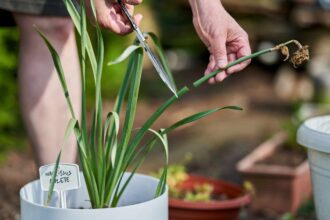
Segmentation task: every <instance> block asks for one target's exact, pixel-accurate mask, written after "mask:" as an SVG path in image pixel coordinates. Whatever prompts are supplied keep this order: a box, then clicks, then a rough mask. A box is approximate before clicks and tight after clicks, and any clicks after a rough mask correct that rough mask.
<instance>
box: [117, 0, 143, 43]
mask: <svg viewBox="0 0 330 220" xmlns="http://www.w3.org/2000/svg"><path fill="white" fill-rule="evenodd" d="M118 3H119V5H120V7H121V9H122V11H123V12H124V14H125V15H126V17H127V19H128V21H129V23H130V24H131V26H132V28H133V30H134V31H135V32H136V35H137V38H138V39H139V41H140V42H141V43H143V42H144V41H145V37H144V36H143V33H142V31H141V30H140V28H139V27H138V26H137V24H136V23H135V22H134V19H133V17H132V16H131V14H130V13H129V12H128V10H127V8H126V6H125V4H124V3H123V2H122V1H121V0H118Z"/></svg>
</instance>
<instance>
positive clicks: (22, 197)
mask: <svg viewBox="0 0 330 220" xmlns="http://www.w3.org/2000/svg"><path fill="white" fill-rule="evenodd" d="M134 177H139V178H143V179H145V180H151V181H159V180H158V179H157V178H155V177H152V176H149V175H145V174H140V173H136V174H134ZM38 181H39V180H38V179H37V180H33V181H31V182H28V183H27V184H25V185H24V186H23V187H22V188H21V189H20V193H19V194H20V198H21V200H23V201H24V202H26V203H28V204H31V205H33V206H37V207H40V208H46V209H51V210H59V211H65V210H67V211H86V210H93V211H95V212H97V211H102V210H105V209H125V208H128V207H139V206H144V205H145V204H146V203H149V202H150V201H157V200H161V199H162V198H161V197H163V196H167V190H168V189H166V191H165V192H164V193H163V194H162V195H160V196H158V197H156V198H153V199H151V200H148V201H145V202H141V203H137V204H133V205H126V206H119V207H109V208H99V209H92V208H91V209H78V208H66V209H63V208H59V207H52V206H44V205H41V204H38V203H34V202H31V201H29V200H27V199H25V198H24V196H23V190H24V188H25V187H27V186H28V185H29V184H36V182H38ZM166 188H167V187H166ZM41 193H42V192H41Z"/></svg>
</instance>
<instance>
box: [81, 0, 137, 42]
mask: <svg viewBox="0 0 330 220" xmlns="http://www.w3.org/2000/svg"><path fill="white" fill-rule="evenodd" d="M122 1H123V2H125V3H126V8H127V10H128V11H129V12H130V14H131V15H133V12H134V5H138V4H140V3H142V0H122ZM85 2H86V6H87V8H90V0H85ZM95 9H96V17H97V21H98V23H99V25H100V26H101V27H102V28H105V29H108V30H110V31H112V32H113V33H115V34H119V35H126V34H128V33H130V32H132V27H131V25H130V23H129V22H128V19H127V18H126V16H125V14H123V12H122V10H121V7H120V5H119V4H118V3H117V1H116V0H95ZM87 11H88V12H87V13H88V14H89V17H92V16H90V15H91V10H87ZM133 18H134V21H135V23H136V24H137V25H138V26H139V25H140V23H141V20H142V15H141V14H136V15H134V16H133Z"/></svg>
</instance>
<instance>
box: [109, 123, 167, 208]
mask: <svg viewBox="0 0 330 220" xmlns="http://www.w3.org/2000/svg"><path fill="white" fill-rule="evenodd" d="M149 131H150V132H151V133H153V134H154V138H153V140H152V141H151V142H149V143H147V144H146V146H145V147H142V150H143V151H144V153H143V154H142V153H141V154H140V155H141V156H140V158H139V160H137V161H136V162H135V165H134V169H133V170H132V171H131V174H130V175H129V177H128V179H127V180H126V181H125V183H124V184H123V186H122V184H121V181H122V178H123V175H124V172H123V173H122V175H121V178H120V180H119V181H118V185H117V187H116V190H115V193H114V198H113V200H112V202H111V207H116V206H117V203H118V201H119V199H120V198H121V196H122V194H123V193H124V191H125V189H126V187H127V186H128V184H129V183H130V181H131V179H132V177H133V176H134V174H135V173H136V171H137V169H138V168H139V167H140V166H141V165H142V164H143V162H144V161H145V159H146V157H147V155H148V154H149V152H150V151H151V150H152V149H153V147H154V145H155V143H156V142H157V140H160V142H161V144H162V146H163V148H164V152H165V167H167V166H168V141H167V136H166V134H161V132H162V130H160V132H157V131H155V130H153V129H149ZM126 169H127V167H126V168H125V169H124V171H126ZM165 172H166V171H165ZM164 181H165V182H164ZM165 186H166V178H165V179H161V180H160V182H159V185H158V187H157V190H156V193H155V194H156V195H158V193H159V192H163V191H164V187H165Z"/></svg>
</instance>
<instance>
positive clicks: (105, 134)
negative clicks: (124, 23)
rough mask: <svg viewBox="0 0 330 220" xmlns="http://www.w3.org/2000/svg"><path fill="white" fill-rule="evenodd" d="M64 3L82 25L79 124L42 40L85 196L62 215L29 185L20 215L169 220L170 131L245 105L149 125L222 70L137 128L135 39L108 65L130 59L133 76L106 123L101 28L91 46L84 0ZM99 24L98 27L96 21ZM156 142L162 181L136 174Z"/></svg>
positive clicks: (139, 59) (138, 51) (138, 55)
mask: <svg viewBox="0 0 330 220" xmlns="http://www.w3.org/2000/svg"><path fill="white" fill-rule="evenodd" d="M64 3H65V5H66V7H67V10H68V12H69V14H70V16H71V18H72V21H73V23H74V25H75V27H76V30H77V33H78V37H79V38H80V42H79V44H80V54H79V56H80V64H81V86H82V95H81V97H82V106H81V107H82V118H81V120H79V119H78V118H76V116H75V113H74V110H73V107H72V104H71V100H70V94H69V92H68V89H67V84H66V80H65V74H64V72H63V69H62V65H61V61H60V59H59V56H58V54H57V52H56V51H55V49H54V48H53V46H52V45H51V43H50V42H49V41H48V40H47V37H46V36H44V35H43V34H42V33H40V35H41V37H42V38H43V39H44V41H45V43H46V45H47V47H48V48H49V50H50V52H51V55H52V57H53V60H54V65H55V68H56V70H57V73H58V77H59V79H60V83H61V85H62V88H63V93H64V95H65V97H66V100H67V103H68V106H69V108H70V111H71V116H72V119H71V120H70V121H69V123H68V126H67V130H66V133H65V139H66V137H67V136H68V135H69V134H70V132H74V134H75V136H76V138H77V142H78V150H79V159H80V163H81V167H82V172H83V177H84V181H83V187H82V189H81V190H80V189H79V190H80V191H79V190H78V192H76V193H73V195H72V198H69V199H68V200H72V201H73V202H71V205H70V204H69V203H68V204H69V206H70V208H69V209H64V212H62V210H61V209H51V208H48V207H47V206H40V204H33V202H31V201H30V198H28V195H29V194H28V193H27V192H26V191H25V190H26V188H23V189H22V191H21V201H22V203H21V207H22V208H21V210H22V215H24V214H26V213H29V217H26V218H24V219H27V220H30V219H38V218H39V219H40V216H39V214H40V213H42V214H44V213H47V216H50V212H52V213H53V214H54V217H48V219H49V218H51V219H56V215H58V216H57V218H58V217H59V216H65V218H67V219H74V218H80V219H95V218H104V216H109V217H112V218H113V219H121V220H126V219H132V217H133V216H135V217H136V216H137V215H139V218H140V219H144V220H149V219H150V220H151V219H153V220H154V219H159V220H162V219H167V190H166V179H167V170H168V169H167V163H168V141H167V134H168V133H169V132H171V131H173V130H175V129H176V128H177V127H180V126H182V125H185V124H187V123H191V122H194V121H196V120H199V119H202V118H204V117H206V116H207V115H210V114H212V113H216V112H218V111H220V110H224V109H231V110H241V108H239V107H236V106H226V107H220V108H214V109H211V110H206V111H203V112H199V113H196V114H193V115H190V116H188V117H186V118H183V119H182V120H180V121H178V122H176V123H174V124H172V125H171V126H169V127H167V128H164V129H160V130H158V131H156V130H153V129H152V128H151V127H152V125H153V124H154V122H155V121H156V120H157V119H158V118H159V117H160V116H161V115H162V114H163V113H164V112H165V111H166V109H167V108H169V107H170V106H171V105H172V104H173V103H175V102H177V101H179V100H180V99H181V98H182V97H183V96H184V95H185V94H187V93H188V92H189V91H191V89H192V88H197V87H199V86H200V85H202V84H203V83H205V82H206V81H207V80H208V79H209V78H211V77H213V76H214V75H216V74H217V73H219V72H221V71H222V70H217V71H214V72H213V73H211V74H209V75H208V76H204V77H202V78H200V79H199V80H197V81H195V82H194V84H193V86H192V87H191V88H188V87H187V86H185V87H183V88H182V89H179V90H178V91H177V92H176V94H174V95H172V96H171V97H170V98H169V99H168V100H167V101H165V102H164V103H163V104H162V105H161V106H159V107H158V109H157V110H156V111H155V112H154V113H153V114H152V115H151V116H150V117H149V118H148V120H146V122H145V123H144V124H143V125H142V126H141V127H140V128H137V129H135V128H134V119H135V114H136V108H137V104H138V97H139V90H140V84H141V77H142V64H143V56H144V48H143V47H142V46H141V45H140V44H139V43H138V42H137V41H134V42H133V44H132V45H131V46H129V47H128V48H127V49H126V50H125V51H124V52H123V54H122V55H120V56H119V57H118V58H117V59H116V60H115V61H113V62H110V63H109V65H114V64H117V63H120V62H121V61H123V60H124V59H126V58H129V63H128V65H127V71H126V73H125V75H124V78H123V81H122V83H121V86H120V89H119V91H118V94H117V98H116V102H115V104H114V107H113V110H112V111H110V112H108V113H107V114H106V117H105V121H103V115H105V114H103V106H102V94H101V82H102V74H103V69H102V67H103V62H104V60H103V58H104V45H103V39H102V34H101V30H100V28H99V26H98V25H96V26H95V27H94V29H95V32H96V47H95V48H94V47H93V46H92V42H91V38H90V36H89V34H88V32H87V22H86V20H87V19H86V14H85V8H84V3H83V1H82V3H81V4H80V5H79V4H78V3H76V2H73V1H71V0H64ZM91 3H92V8H93V11H94V19H96V17H95V9H94V7H93V1H91ZM75 5H79V7H78V8H76V7H75ZM95 23H96V24H97V22H95ZM146 35H147V36H149V38H150V39H151V40H152V41H153V43H154V44H155V48H156V51H157V53H158V56H159V58H160V60H161V62H162V64H163V66H164V69H165V71H166V74H168V76H169V77H170V78H171V80H172V82H171V83H173V84H174V80H173V77H172V76H171V73H170V69H169V68H168V65H167V63H166V59H165V56H164V53H163V49H162V48H161V45H160V41H159V40H158V39H157V37H156V36H155V35H154V34H152V33H147V34H146ZM292 42H293V41H290V42H287V43H286V44H283V46H282V47H284V46H285V45H287V44H290V43H292ZM279 49H280V47H279V48H270V49H268V50H264V51H261V52H258V53H256V54H251V55H249V56H246V57H243V58H240V59H239V60H237V61H234V62H233V63H230V64H229V65H228V66H227V68H229V67H231V66H234V65H237V64H239V63H241V62H244V61H245V60H248V59H251V58H253V57H256V56H259V55H261V54H264V53H269V52H272V51H275V50H279ZM88 63H90V65H91V69H92V71H91V72H92V74H93V79H94V85H95V89H94V93H95V105H94V113H93V120H92V124H91V129H90V130H89V129H88V126H87V122H86V121H87V120H86V117H87V116H86V86H85V85H86V65H87V64H88ZM124 103H126V108H123V105H124ZM121 112H124V117H123V118H120V117H119V115H120V113H121ZM120 121H122V122H123V123H122V126H120V125H121V123H120ZM149 133H150V134H151V135H152V136H151V137H150V136H148V135H147V134H149ZM64 142H65V141H64ZM157 142H160V143H161V146H163V149H164V152H165V153H164V158H165V166H164V169H163V172H162V174H161V176H160V178H159V180H155V179H153V178H151V177H147V176H143V175H140V174H137V173H136V171H137V169H138V168H139V167H140V166H141V164H142V163H143V161H144V160H145V159H146V157H147V155H148V153H149V152H150V151H151V150H152V149H153V148H154V147H155V146H157V145H155V144H156V143H157ZM60 159H61V152H60V153H59V155H58V157H57V160H56V162H55V167H54V170H53V172H52V175H53V176H52V178H51V180H52V181H51V184H50V188H49V192H48V199H47V202H46V204H47V203H49V202H50V201H52V199H54V196H55V193H53V191H54V186H55V179H56V175H57V171H58V168H59V165H60ZM129 167H130V168H131V172H130V173H128V172H127V171H128V168H129ZM33 184H37V182H34V183H31V185H30V186H29V185H27V187H28V186H29V187H36V186H35V185H33ZM40 193H41V192H40ZM78 195H79V196H78ZM81 204H84V205H81ZM86 204H87V205H86ZM118 206H120V207H118ZM79 207H82V208H84V210H83V212H82V211H81V210H80V209H77V208H79ZM115 207H117V208H115ZM90 208H92V209H90ZM34 209H38V210H39V211H32V210H34ZM87 209H88V210H87ZM54 210H57V211H54Z"/></svg>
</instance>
